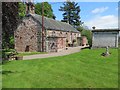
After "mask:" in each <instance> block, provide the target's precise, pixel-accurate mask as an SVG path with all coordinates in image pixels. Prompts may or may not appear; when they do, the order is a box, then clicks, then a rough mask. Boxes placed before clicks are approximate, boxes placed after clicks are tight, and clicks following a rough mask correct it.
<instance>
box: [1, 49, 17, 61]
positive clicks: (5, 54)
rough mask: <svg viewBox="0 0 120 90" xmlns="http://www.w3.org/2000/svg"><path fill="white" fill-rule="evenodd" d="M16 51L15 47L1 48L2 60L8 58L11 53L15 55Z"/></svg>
mask: <svg viewBox="0 0 120 90" xmlns="http://www.w3.org/2000/svg"><path fill="white" fill-rule="evenodd" d="M17 54H18V53H17V52H16V50H15V49H3V50H2V59H3V60H9V58H10V57H11V56H13V55H17Z"/></svg>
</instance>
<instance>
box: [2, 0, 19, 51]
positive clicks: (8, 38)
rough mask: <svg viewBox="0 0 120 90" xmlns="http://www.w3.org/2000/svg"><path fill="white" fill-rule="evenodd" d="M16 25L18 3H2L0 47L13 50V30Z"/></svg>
mask: <svg viewBox="0 0 120 90" xmlns="http://www.w3.org/2000/svg"><path fill="white" fill-rule="evenodd" d="M17 25H18V2H3V3H2V47H3V49H4V48H14V41H13V39H14V30H15V29H16V28H17Z"/></svg>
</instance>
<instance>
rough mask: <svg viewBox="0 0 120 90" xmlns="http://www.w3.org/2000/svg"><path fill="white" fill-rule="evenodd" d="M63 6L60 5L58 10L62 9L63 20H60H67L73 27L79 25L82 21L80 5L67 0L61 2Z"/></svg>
mask: <svg viewBox="0 0 120 90" xmlns="http://www.w3.org/2000/svg"><path fill="white" fill-rule="evenodd" d="M63 5H64V6H63V7H62V6H60V9H59V10H60V11H63V12H64V13H63V20H61V21H62V22H67V23H69V24H71V25H73V26H74V27H76V26H80V25H81V24H82V22H81V21H80V16H79V13H80V6H78V3H75V2H71V1H67V2H64V3H63Z"/></svg>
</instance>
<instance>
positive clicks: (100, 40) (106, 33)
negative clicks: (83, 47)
mask: <svg viewBox="0 0 120 90" xmlns="http://www.w3.org/2000/svg"><path fill="white" fill-rule="evenodd" d="M119 31H120V30H119V29H95V30H92V33H93V37H92V47H107V46H109V47H118V39H119Z"/></svg>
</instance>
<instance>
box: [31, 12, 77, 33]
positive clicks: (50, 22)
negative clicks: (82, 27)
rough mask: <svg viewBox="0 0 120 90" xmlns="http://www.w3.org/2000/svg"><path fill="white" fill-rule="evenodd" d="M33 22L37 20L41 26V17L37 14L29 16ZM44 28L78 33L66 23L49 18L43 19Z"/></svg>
mask: <svg viewBox="0 0 120 90" xmlns="http://www.w3.org/2000/svg"><path fill="white" fill-rule="evenodd" d="M29 16H32V17H33V18H34V19H35V20H37V21H38V22H39V23H40V24H41V25H42V16H41V15H37V14H30V15H29ZM44 27H45V28H46V29H48V30H60V31H66V32H68V31H71V32H76V33H79V31H78V30H76V29H75V28H74V27H73V26H71V25H70V24H68V23H65V22H60V21H57V20H54V19H51V18H47V17H44Z"/></svg>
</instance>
